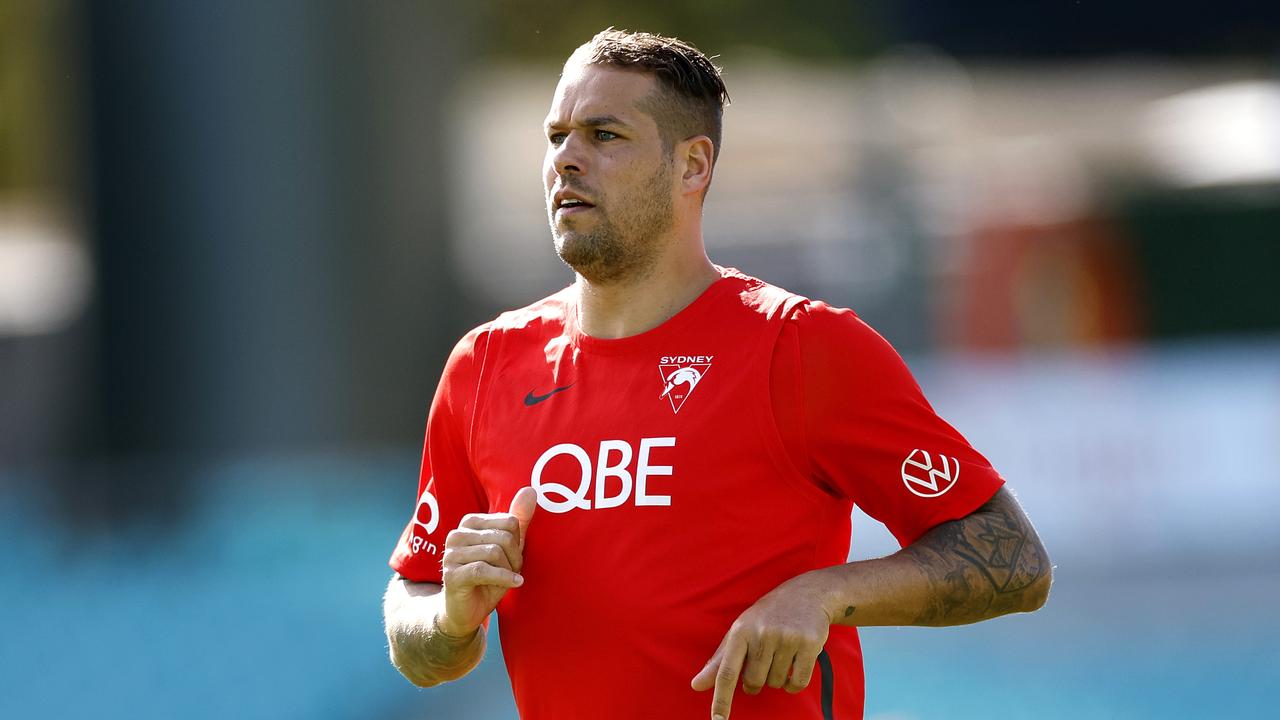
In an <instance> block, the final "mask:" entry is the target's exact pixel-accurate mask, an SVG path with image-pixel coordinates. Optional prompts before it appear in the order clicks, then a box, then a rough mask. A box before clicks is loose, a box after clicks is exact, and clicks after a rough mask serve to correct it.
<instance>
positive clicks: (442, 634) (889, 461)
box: [385, 31, 1051, 720]
mask: <svg viewBox="0 0 1280 720" xmlns="http://www.w3.org/2000/svg"><path fill="white" fill-rule="evenodd" d="M727 99H728V98H727V93H726V92H725V88H724V85H723V83H722V81H721V79H720V76H719V71H718V70H717V69H716V68H715V67H714V66H713V65H712V64H711V62H710V61H709V60H708V58H707V57H706V56H705V55H703V54H702V53H700V52H699V51H697V50H696V49H695V48H693V47H692V46H690V45H688V44H686V43H683V42H681V41H678V40H674V39H669V38H662V37H657V36H653V35H648V34H644V33H626V32H616V31H605V32H602V33H600V34H599V35H597V36H596V37H595V38H593V39H592V40H591V41H590V42H589V43H587V44H586V45H583V46H582V47H580V48H578V50H577V51H576V52H574V53H573V55H572V56H571V57H570V58H569V60H568V62H567V63H566V65H565V67H564V71H563V74H562V76H561V80H560V83H559V86H558V87H557V88H556V93H555V97H554V99H553V100H552V104H551V110H550V113H549V114H548V116H547V120H546V135H547V152H546V161H545V166H544V185H545V191H546V200H547V212H548V216H549V220H550V223H551V230H552V235H553V236H554V238H555V246H556V251H557V253H558V254H559V255H560V257H561V258H562V259H563V260H564V261H565V262H566V263H567V264H568V265H569V266H571V267H572V268H573V269H574V270H575V271H576V273H577V278H576V281H575V283H574V284H573V285H571V286H570V287H568V288H566V289H564V290H562V291H560V292H558V293H556V294H555V295H552V296H550V297H548V298H546V299H544V300H542V301H540V302H538V303H535V304H533V305H531V306H529V307H527V308H524V309H522V310H517V311H514V312H510V313H506V314H504V315H502V316H500V317H499V318H497V319H496V320H494V321H492V322H489V323H487V324H485V325H482V326H481V327H479V328H477V329H475V330H473V331H472V332H470V333H469V334H467V336H466V337H464V338H463V339H462V340H461V341H460V342H459V343H458V346H457V347H456V348H455V349H454V352H453V354H452V355H451V357H450V358H449V361H448V363H447V365H446V367H445V370H444V374H443V377H442V378H441V381H440V385H439V388H438V390H437V392H436V397H435V401H434V402H433V404H432V408H431V413H430V417H429V419H428V426H427V439H426V447H425V451H424V453H423V463H422V472H421V478H420V482H419V487H418V497H419V501H418V506H417V510H416V513H415V515H414V517H413V519H412V520H411V521H410V523H409V525H408V527H406V528H405V530H404V533H403V534H402V536H401V539H400V542H399V543H398V545H397V546H396V549H395V551H394V553H393V555H392V558H391V566H392V568H394V569H395V570H396V573H397V574H396V575H395V576H394V577H393V578H392V580H391V583H390V586H389V587H388V589H387V595H386V603H385V614H386V628H387V637H388V640H389V642H390V648H391V660H392V662H393V663H394V664H395V666H396V667H397V668H399V670H400V671H401V672H402V673H403V674H404V675H405V676H406V677H407V678H408V679H409V680H410V681H412V682H413V683H414V684H417V685H420V686H424V687H425V686H431V685H435V684H438V683H441V682H445V681H448V680H452V679H455V678H458V677H461V676H462V675H465V674H466V673H467V672H469V671H470V670H471V669H472V668H473V667H474V666H475V665H476V663H478V662H479V660H480V658H481V656H482V655H483V653H484V649H485V643H486V632H487V630H486V628H487V619H488V616H489V614H490V612H492V611H493V610H494V609H495V608H496V609H497V611H498V614H499V617H500V618H501V622H502V632H501V633H500V635H501V640H502V646H503V654H504V657H505V658H506V662H507V668H508V672H509V674H510V677H511V684H512V688H513V691H514V694H515V701H516V706H517V708H518V709H519V711H520V715H521V717H522V718H524V720H566V719H576V718H593V719H594V718H601V717H610V718H673V719H674V718H690V717H698V716H699V715H704V714H707V713H708V710H709V714H710V715H711V716H712V717H718V718H728V717H729V716H730V712H731V711H732V716H733V717H734V718H735V719H740V720H746V719H749V718H761V719H763V718H771V719H776V718H814V719H817V718H860V717H862V705H863V686H862V683H863V680H862V661H861V651H860V649H859V645H858V636H857V632H856V630H855V629H854V628H855V627H856V626H859V625H956V624H962V623H971V622H976V621H979V620H984V619H986V618H990V617H994V616H997V615H1001V614H1004V613H1009V612H1024V611H1030V610H1034V609H1036V608H1038V607H1040V606H1041V605H1042V604H1043V603H1044V601H1045V598H1046V597H1047V595H1048V591H1049V584H1050V581H1051V580H1050V577H1051V567H1050V564H1049V560H1048V558H1047V556H1046V555H1045V552H1044V548H1043V547H1042V546H1041V544H1040V541H1039V539H1038V538H1037V536H1036V534H1035V532H1034V530H1033V529H1032V527H1031V524H1030V523H1029V522H1028V521H1027V519H1026V517H1025V516H1024V515H1023V513H1022V511H1021V509H1020V508H1019V507H1018V504H1017V503H1016V502H1015V501H1014V499H1013V497H1012V496H1011V495H1010V494H1009V492H1008V491H1007V490H1004V489H1002V487H1001V486H1002V484H1003V480H1002V479H1001V478H1000V477H999V475H998V474H997V473H996V472H995V471H994V470H993V469H992V468H991V466H990V464H989V463H988V462H987V461H986V460H985V459H984V458H983V457H982V456H981V455H980V454H978V453H977V452H976V451H975V450H974V449H973V448H971V447H970V446H969V444H968V443H967V442H966V441H965V440H964V438H962V437H961V436H960V435H959V434H958V433H957V432H956V431H955V430H954V429H952V428H951V427H950V426H949V425H947V424H946V423H945V422H943V421H942V420H941V419H939V418H938V417H937V416H936V415H935V414H934V412H933V410H932V408H931V407H930V406H929V404H928V403H927V402H926V401H925V399H924V397H923V396H922V395H921V393H920V390H919V388H918V387H917V385H916V384H915V382H914V380H913V379H912V378H911V376H910V373H909V372H908V370H907V369H906V367H905V365H903V363H902V361H901V360H900V358H899V357H898V356H897V354H896V353H895V352H894V351H893V349H892V348H891V347H889V345H888V344H887V343H886V342H885V341H884V340H883V339H882V338H881V337H880V336H879V335H877V334H876V333H875V332H874V331H873V330H871V329H870V328H869V327H867V326H866V325H865V324H863V323H862V321H861V320H859V319H858V318H857V317H856V316H855V315H854V314H853V313H852V312H850V311H848V310H841V309H836V308H832V307H830V306H828V305H826V304H824V303H821V302H814V301H810V300H808V299H806V298H802V297H799V296H796V295H792V294H791V293H788V292H786V291H784V290H781V289H779V288H776V287H773V286H770V285H767V284H765V283H763V282H761V281H759V280H756V279H754V278H749V277H747V276H745V275H742V274H741V273H738V272H737V271H734V270H730V269H725V268H720V267H718V266H716V265H713V264H712V263H711V262H710V260H708V258H707V256H706V253H705V251H704V248H703V242H702V231H701V211H702V202H703V198H704V196H705V194H706V191H707V188H708V186H709V184H710V182H711V177H712V172H713V169H714V166H715V162H716V157H717V154H718V151H719V147H720V120H721V113H722V109H723V106H724V103H725V102H726V101H727ZM854 503H856V504H858V505H859V506H861V507H862V508H863V509H864V510H865V511H866V512H867V513H868V514H870V515H872V516H873V517H875V518H877V519H879V520H880V521H882V522H884V523H885V524H886V525H887V526H888V527H889V528H890V530H891V531H892V532H893V533H894V534H895V536H896V537H897V538H898V540H899V541H900V542H901V543H902V544H903V545H904V549H903V550H901V551H900V552H898V553H896V554H894V555H892V556H890V557H886V558H881V559H877V560H868V561H862V562H855V563H847V564H846V563H845V560H846V558H847V553H848V547H849V537H850V535H849V522H850V521H849V517H850V512H851V510H852V506H853V504H854ZM535 514H536V516H537V517H536V518H535V517H534V516H535ZM739 686H740V687H739ZM705 691H712V692H711V695H710V696H708V695H705V694H702V693H703V692H705Z"/></svg>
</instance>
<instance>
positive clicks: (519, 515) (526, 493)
mask: <svg viewBox="0 0 1280 720" xmlns="http://www.w3.org/2000/svg"><path fill="white" fill-rule="evenodd" d="M537 509H538V491H537V490H534V489H533V488H531V487H522V488H520V489H519V490H518V491H517V492H516V496H515V497H513V498H511V515H513V516H515V518H516V521H517V522H518V523H519V526H520V527H519V532H518V534H517V535H516V538H517V539H518V540H519V547H520V549H521V550H523V549H524V536H525V532H527V531H528V530H529V521H531V520H533V511H534V510H537Z"/></svg>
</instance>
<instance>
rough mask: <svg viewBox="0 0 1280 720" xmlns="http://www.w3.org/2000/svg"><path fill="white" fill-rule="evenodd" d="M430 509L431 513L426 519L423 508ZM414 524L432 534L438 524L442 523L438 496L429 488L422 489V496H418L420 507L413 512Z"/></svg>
mask: <svg viewBox="0 0 1280 720" xmlns="http://www.w3.org/2000/svg"><path fill="white" fill-rule="evenodd" d="M424 507H425V508H426V509H427V510H428V511H430V515H428V516H427V519H426V520H425V521H424V520H423V519H422V508H424ZM413 524H414V525H417V526H418V527H420V528H422V530H423V531H424V532H425V533H426V534H427V535H430V534H431V533H433V532H435V531H436V526H437V525H439V524H440V506H439V505H438V504H437V503H436V498H435V496H434V495H432V494H431V491H429V490H423V491H422V497H420V498H418V508H417V509H416V510H414V512H413Z"/></svg>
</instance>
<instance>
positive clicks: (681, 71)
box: [570, 28, 729, 162]
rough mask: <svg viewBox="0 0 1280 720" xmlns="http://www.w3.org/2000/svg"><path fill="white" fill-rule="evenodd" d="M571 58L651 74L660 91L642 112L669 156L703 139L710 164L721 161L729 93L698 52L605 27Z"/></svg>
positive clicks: (674, 41) (682, 43)
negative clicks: (709, 146)
mask: <svg viewBox="0 0 1280 720" xmlns="http://www.w3.org/2000/svg"><path fill="white" fill-rule="evenodd" d="M573 58H578V59H579V60H580V61H581V62H583V63H584V64H587V65H604V66H608V67H616V68H623V69H627V70H635V71H638V72H644V73H648V74H650V75H653V76H654V77H655V78H657V80H658V86H659V89H658V91H657V92H655V93H653V94H652V95H651V96H650V97H649V98H646V100H645V107H644V110H645V111H646V112H648V113H649V114H650V115H651V116H652V117H653V119H654V120H655V121H656V122H657V123H658V132H659V133H660V134H661V136H662V143H663V145H664V146H665V147H666V149H667V151H668V152H670V151H671V148H673V147H674V146H675V144H676V143H677V142H680V141H681V140H686V139H688V138H691V137H694V136H695V135H706V136H707V137H709V138H711V144H712V146H713V151H712V152H713V155H712V162H714V161H715V159H716V158H718V157H719V156H720V136H721V131H722V127H723V120H724V106H725V105H728V104H729V91H728V90H726V89H725V86H724V80H722V79H721V78H720V68H718V67H716V66H715V65H714V64H713V63H712V62H711V58H709V57H707V56H706V55H705V54H704V53H703V52H702V51H701V50H699V49H698V48H696V47H694V46H693V45H692V44H690V43H687V42H685V41H684V40H680V39H679V38H673V37H663V36H661V35H654V34H652V33H647V32H631V31H628V30H614V29H613V28H609V29H607V30H604V31H602V32H600V33H597V34H596V36H595V37H593V38H591V40H590V41H588V42H587V43H586V44H584V45H582V46H581V47H579V48H578V49H577V50H575V51H574V53H573V56H571V58H570V59H571V60H572V59H573Z"/></svg>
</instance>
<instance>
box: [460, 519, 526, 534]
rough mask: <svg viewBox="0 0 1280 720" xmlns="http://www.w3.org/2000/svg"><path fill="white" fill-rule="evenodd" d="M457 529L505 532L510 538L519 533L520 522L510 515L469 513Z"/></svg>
mask: <svg viewBox="0 0 1280 720" xmlns="http://www.w3.org/2000/svg"><path fill="white" fill-rule="evenodd" d="M458 527H459V528H466V529H468V530H506V531H507V532H509V533H511V536H512V537H517V536H518V535H519V533H520V521H519V520H518V519H517V518H516V516H514V515H512V514H511V513H471V514H469V515H463V516H462V521H461V522H459V523H458Z"/></svg>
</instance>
